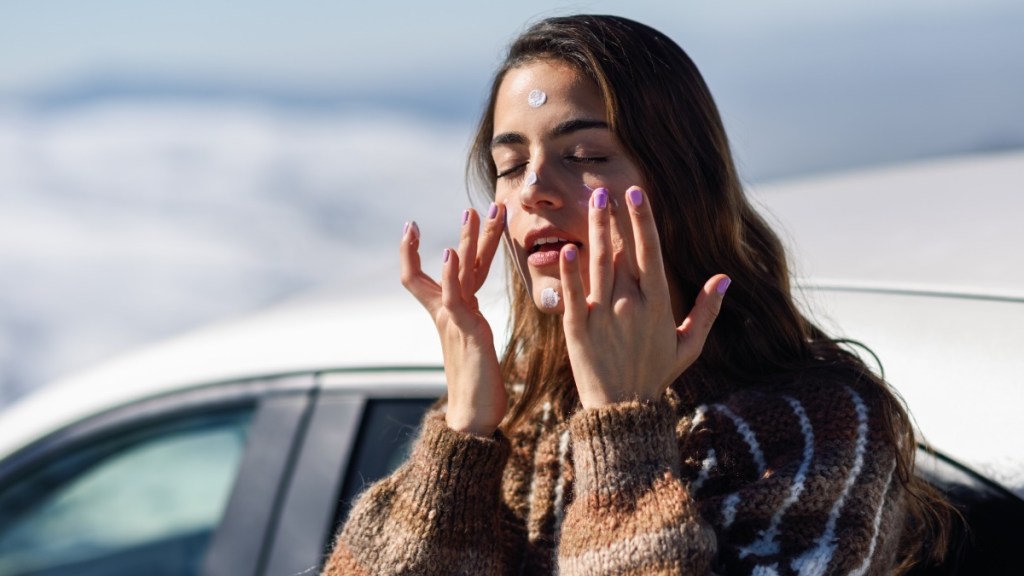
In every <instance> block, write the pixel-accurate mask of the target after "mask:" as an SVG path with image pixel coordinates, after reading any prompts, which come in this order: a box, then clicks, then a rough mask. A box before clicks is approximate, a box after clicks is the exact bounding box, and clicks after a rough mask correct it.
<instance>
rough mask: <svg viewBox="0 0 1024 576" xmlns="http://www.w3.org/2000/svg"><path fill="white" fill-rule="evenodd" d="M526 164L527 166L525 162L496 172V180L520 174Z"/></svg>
mask: <svg viewBox="0 0 1024 576" xmlns="http://www.w3.org/2000/svg"><path fill="white" fill-rule="evenodd" d="M526 164H527V163H526V162H523V163H522V164H516V165H515V166H513V167H511V168H508V169H505V170H502V171H501V172H498V175H497V178H498V179H501V178H508V177H509V176H515V175H517V174H519V173H521V172H522V171H523V169H524V168H526Z"/></svg>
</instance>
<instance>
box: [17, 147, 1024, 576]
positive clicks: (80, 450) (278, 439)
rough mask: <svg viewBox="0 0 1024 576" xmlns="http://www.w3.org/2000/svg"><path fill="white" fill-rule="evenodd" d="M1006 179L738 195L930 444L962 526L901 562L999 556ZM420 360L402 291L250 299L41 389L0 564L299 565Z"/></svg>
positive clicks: (377, 453) (960, 565)
mask: <svg viewBox="0 0 1024 576" xmlns="http://www.w3.org/2000/svg"><path fill="white" fill-rule="evenodd" d="M1021 182H1024V153H1013V154H1003V155H994V156H987V157H977V158H966V159H958V160H949V161H937V162H930V163H925V164H919V165H914V166H909V167H902V168H892V169H881V170H875V171H871V172H859V173H851V174H848V175H839V176H830V177H826V178H819V179H809V180H804V181H799V182H790V183H786V184H780V185H773V186H766V187H763V188H759V189H756V190H754V192H753V193H754V196H755V198H756V200H757V201H758V202H759V203H760V204H763V205H764V206H765V208H766V210H767V211H768V212H769V213H770V214H771V218H773V219H775V220H776V221H777V223H778V225H779V227H780V229H781V230H782V232H783V235H784V236H785V237H786V238H787V239H789V240H791V241H792V244H793V246H795V247H797V248H798V249H799V251H798V252H794V254H795V257H796V266H797V271H798V272H800V273H802V275H803V276H804V277H806V278H808V280H806V281H803V282H802V283H801V285H800V287H799V288H798V290H799V291H800V292H801V297H802V299H803V301H804V304H805V305H806V306H807V308H808V310H810V311H811V313H812V314H813V316H814V318H816V319H817V320H818V321H820V322H821V323H822V324H823V325H824V326H825V327H827V328H828V329H830V330H831V331H832V332H833V333H835V334H838V335H841V336H843V337H846V338H850V339H854V340H857V341H861V342H864V343H865V344H866V345H868V346H869V347H870V349H871V350H872V351H873V352H874V353H875V354H877V356H878V358H880V359H881V367H882V369H884V372H885V376H886V378H887V379H888V380H889V381H890V382H891V383H892V384H893V385H894V386H895V387H896V388H897V389H898V390H899V391H900V393H901V394H902V395H903V396H904V397H905V398H906V400H907V402H908V404H909V405H910V408H911V410H912V413H913V416H914V417H915V418H916V423H917V425H918V427H919V429H920V430H921V432H922V433H923V435H924V438H925V439H926V440H927V441H929V442H930V445H931V447H932V448H934V450H935V451H936V454H934V455H933V454H931V453H928V452H925V451H920V452H919V454H920V457H921V458H920V461H919V466H918V473H919V474H921V475H923V476H924V477H925V478H927V479H929V480H930V481H932V482H933V483H935V484H936V485H937V486H939V487H940V488H941V489H943V490H945V491H947V493H948V494H949V495H950V497H951V499H952V500H953V501H954V502H955V503H956V504H957V505H958V506H959V507H960V508H961V510H962V511H963V512H964V514H965V516H966V517H967V519H968V521H969V522H970V530H971V534H972V535H973V538H972V539H971V540H969V541H968V542H967V544H965V546H964V547H963V548H962V549H961V550H960V551H959V552H958V553H956V554H954V555H952V556H951V558H950V560H949V562H948V563H947V565H946V566H942V567H936V568H930V569H925V568H922V569H920V570H919V571H918V573H929V574H931V573H955V572H956V571H957V570H960V571H963V572H965V573H971V574H981V573H985V574H991V573H1002V572H1006V571H1008V570H1010V568H1011V567H1013V566H1014V565H1015V564H1016V563H1018V559H1017V556H1016V547H1017V544H1018V543H1019V542H1020V541H1022V537H1024V500H1022V498H1024V451H1022V449H1021V448H1022V442H1024V429H1022V426H1021V421H1020V419H1018V418H1016V417H1015V413H1016V412H1017V411H1018V410H1019V409H1020V407H1021V406H1024V402H1022V400H1024V389H1022V387H1021V384H1022V382H1021V380H1022V376H1024V354H1022V353H1021V352H1020V348H1021V346H1022V344H1024V266H1022V264H1024V258H1022V256H1021V247H1022V246H1024V232H1022V227H1021V226H1020V224H1021V216H1020V215H1021V214H1022V213H1024V211H1022V210H1021V207H1022V203H1024V201H1022V200H1021V198H1024V195H1022V194H1021V192H1024V190H1020V189H1019V188H1020V183H1021ZM396 284H397V279H396ZM491 304H493V316H492V319H493V320H494V325H495V326H502V325H503V324H504V323H503V321H502V320H501V319H502V316H503V309H502V307H501V304H500V298H498V297H496V296H495V297H493V302H491ZM865 353H867V352H865ZM440 362H441V354H440V348H439V345H438V344H437V338H436V335H435V333H434V329H433V326H432V325H431V322H430V320H429V318H428V316H427V315H426V314H425V313H424V312H423V311H422V310H421V309H420V308H419V306H418V304H417V303H416V302H415V301H414V300H413V299H412V298H411V297H409V296H404V295H401V296H397V297H387V298H381V299H380V300H377V301H374V300H372V299H371V300H365V301H356V302H341V303H325V302H316V303H308V304H298V305H292V306H287V307H282V308H279V309H273V310H269V311H267V312H264V313H261V314H258V315H255V316H253V317H251V318H247V319H244V320H241V321H236V322H232V323H229V324H226V325H220V326H215V327H211V328H208V329H205V330H202V331H200V332H197V333H194V334H189V335H185V336H182V337H180V338H177V339H174V340H171V341H168V342H165V343H163V344H160V345H157V346H155V347H150V348H148V349H145V350H142V351H140V352H138V353H136V354H133V355H129V356H125V357H123V358H121V359H118V360H117V361H114V362H111V363H109V364H106V365H103V366H100V367H97V368H95V369H93V370H91V371H88V372H86V373H83V374H81V375H79V376H76V377H73V378H70V379H67V380H65V381H62V382H57V383H54V384H53V385H51V386H48V387H46V388H45V389H43V390H42V391H40V392H38V393H37V394H35V395H33V396H30V397H28V398H26V399H24V400H23V401H21V402H19V403H18V404H16V405H14V406H12V407H10V408H8V409H7V410H5V411H4V412H3V414H2V415H0V576H15V575H18V576H26V575H37V576H43V575H47V576H49V575H58V574H59V575H65V574H67V575H70V574H74V575H76V576H100V575H103V576H112V575H121V574H156V575H160V574H167V575H171V574H174V575H180V574H189V575H191V574H203V575H210V576H213V575H221V574H223V575H231V576H263V575H267V576H270V575H274V576H280V575H285V576H288V575H297V574H306V573H310V574H311V573H314V572H316V570H317V568H318V567H319V566H320V564H321V562H322V560H323V558H324V554H325V553H326V551H327V549H328V547H329V544H330V538H331V535H332V534H333V532H334V530H335V528H336V526H337V525H338V523H339V522H340V521H341V520H342V519H343V518H344V516H345V514H346V513H347V508H348V506H349V504H350V503H351V499H352V497H353V496H354V495H355V494H357V493H358V492H359V490H360V489H361V488H362V487H363V486H364V485H365V484H366V483H367V482H370V481H372V480H373V479H375V478H379V477H381V476H383V475H385V474H387V473H388V472H389V471H390V470H392V469H393V468H394V467H395V466H396V465H397V464H398V463H399V462H400V461H401V459H402V458H403V457H404V453H405V452H404V451H405V450H406V449H407V447H408V442H409V439H410V438H411V437H412V435H413V432H414V429H415V427H416V425H417V423H418V421H419V419H420V417H421V415H422V413H423V411H424V410H425V408H426V407H427V406H428V405H429V404H430V403H431V402H433V400H434V399H435V398H436V397H437V396H438V395H439V394H441V393H442V392H443V391H444V378H443V372H442V369H441V366H440Z"/></svg>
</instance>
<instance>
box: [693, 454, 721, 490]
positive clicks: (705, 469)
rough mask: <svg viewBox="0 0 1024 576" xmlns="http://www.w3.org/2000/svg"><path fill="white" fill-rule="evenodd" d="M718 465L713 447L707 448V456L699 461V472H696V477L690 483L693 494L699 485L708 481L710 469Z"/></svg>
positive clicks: (698, 488)
mask: <svg viewBox="0 0 1024 576" xmlns="http://www.w3.org/2000/svg"><path fill="white" fill-rule="evenodd" d="M715 466H718V458H716V457H715V449H714V448H709V449H708V456H707V458H705V459H704V461H703V462H701V463H700V473H699V474H697V478H696V479H695V480H694V481H693V483H692V484H690V493H691V494H695V493H696V492H697V490H700V487H701V486H703V485H704V483H705V482H707V481H708V477H710V476H711V469H712V468H714V467H715Z"/></svg>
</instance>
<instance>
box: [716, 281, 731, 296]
mask: <svg viewBox="0 0 1024 576" xmlns="http://www.w3.org/2000/svg"><path fill="white" fill-rule="evenodd" d="M729 284H732V278H725V279H724V280H719V281H718V286H716V287H715V291H717V292H718V293H719V294H725V291H726V290H728V289H729Z"/></svg>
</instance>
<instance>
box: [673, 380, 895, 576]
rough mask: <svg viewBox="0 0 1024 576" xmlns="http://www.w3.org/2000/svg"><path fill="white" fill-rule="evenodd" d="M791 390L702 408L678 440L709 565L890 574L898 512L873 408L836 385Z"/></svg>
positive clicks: (891, 455) (755, 570)
mask: <svg viewBox="0 0 1024 576" xmlns="http://www.w3.org/2000/svg"><path fill="white" fill-rule="evenodd" d="M790 392H791V393H788V394H787V393H785V392H783V393H778V394H757V393H747V394H739V395H736V396H734V397H732V398H729V399H726V400H725V401H723V402H722V403H720V404H713V405H710V406H702V407H700V408H698V410H697V414H696V415H695V417H694V418H693V420H692V425H690V427H689V429H688V430H687V431H686V433H685V435H684V436H683V439H682V442H681V444H682V446H683V455H684V461H683V463H682V467H683V468H684V472H683V475H684V477H689V478H692V482H691V484H690V486H691V491H692V492H693V493H694V494H695V497H696V498H697V499H698V500H699V501H700V507H701V511H702V515H703V516H704V518H706V519H707V520H708V521H709V522H711V524H712V525H713V526H714V529H715V532H716V533H717V535H718V543H719V546H718V557H717V558H716V562H715V566H714V569H715V570H716V571H717V572H721V573H725V574H757V575H776V576H781V575H786V574H799V575H824V574H853V575H864V574H891V573H892V572H893V569H894V565H895V563H896V561H895V557H896V555H897V551H898V548H899V539H900V537H901V535H902V529H903V523H904V521H905V516H906V514H905V511H904V510H905V508H904V491H903V488H902V484H901V483H900V481H899V479H898V477H897V475H896V474H895V468H896V451H895V449H894V447H893V446H892V444H891V442H890V441H889V440H888V439H887V437H886V435H885V434H884V433H883V432H882V429H883V424H884V421H883V416H882V414H881V409H880V408H879V407H878V406H873V405H872V403H871V402H870V401H869V400H868V399H867V398H866V397H865V396H864V395H862V394H861V393H859V392H857V391H855V390H854V388H853V387H851V386H847V385H842V384H835V383H831V384H823V385H822V386H820V387H819V388H816V389H815V388H809V389H806V388H805V389H803V390H796V391H790ZM687 469H689V470H690V471H691V473H690V474H688V473H687Z"/></svg>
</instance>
